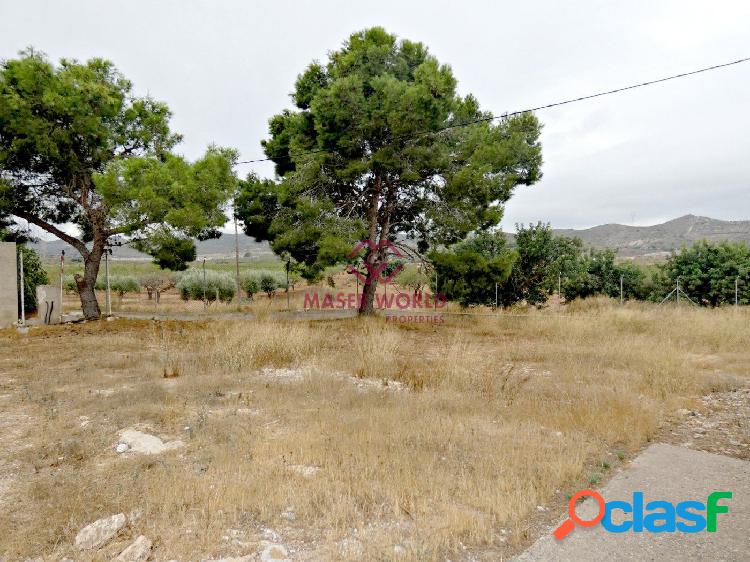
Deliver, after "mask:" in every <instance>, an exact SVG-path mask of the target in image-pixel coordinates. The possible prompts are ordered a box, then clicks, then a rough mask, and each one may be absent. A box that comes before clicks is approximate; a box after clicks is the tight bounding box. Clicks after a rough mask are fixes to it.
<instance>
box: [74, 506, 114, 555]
mask: <svg viewBox="0 0 750 562" xmlns="http://www.w3.org/2000/svg"><path fill="white" fill-rule="evenodd" d="M124 525H125V514H124V513H118V514H117V515H112V516H110V517H105V518H103V519H99V520H97V521H94V522H93V523H91V524H89V525H86V526H85V527H84V528H83V529H81V530H80V531H78V534H77V535H76V538H75V542H74V544H75V547H76V548H77V549H79V550H91V549H93V548H99V547H100V546H102V545H103V544H105V543H106V542H107V541H109V540H110V539H111V538H112V537H114V536H115V535H116V534H117V533H118V532H119V530H120V529H122V527H123V526H124Z"/></svg>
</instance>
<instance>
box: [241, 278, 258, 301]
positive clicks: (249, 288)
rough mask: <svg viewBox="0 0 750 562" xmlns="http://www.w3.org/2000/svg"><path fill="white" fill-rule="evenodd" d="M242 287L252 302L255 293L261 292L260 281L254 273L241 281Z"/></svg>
mask: <svg viewBox="0 0 750 562" xmlns="http://www.w3.org/2000/svg"><path fill="white" fill-rule="evenodd" d="M240 287H242V290H243V291H245V294H246V295H247V298H249V299H250V300H252V298H253V296H254V295H255V293H257V292H258V291H260V280H259V279H258V276H257V275H256V274H254V273H250V274H247V273H246V274H244V275H243V276H242V277H241V279H240Z"/></svg>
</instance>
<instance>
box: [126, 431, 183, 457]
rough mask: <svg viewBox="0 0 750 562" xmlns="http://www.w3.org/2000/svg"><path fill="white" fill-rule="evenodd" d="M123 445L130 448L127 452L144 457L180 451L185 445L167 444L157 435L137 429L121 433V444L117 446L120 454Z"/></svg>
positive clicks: (180, 443) (179, 442)
mask: <svg viewBox="0 0 750 562" xmlns="http://www.w3.org/2000/svg"><path fill="white" fill-rule="evenodd" d="M122 444H124V445H127V446H128V449H125V450H126V451H128V452H133V453H140V454H143V455H158V454H160V453H164V452H166V451H173V450H175V449H179V448H180V447H183V446H184V445H185V444H184V443H183V442H182V441H179V440H177V441H169V442H168V443H165V442H164V441H162V440H161V439H159V438H158V437H156V435H149V434H148V433H143V432H142V431H138V430H136V429H124V430H122V431H121V432H120V443H119V444H118V446H117V448H118V452H119V449H120V445H122ZM123 452H124V451H123Z"/></svg>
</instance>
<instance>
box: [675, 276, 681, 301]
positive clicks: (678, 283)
mask: <svg viewBox="0 0 750 562" xmlns="http://www.w3.org/2000/svg"><path fill="white" fill-rule="evenodd" d="M675 295H677V296H676V300H675V302H676V303H677V304H680V277H679V276H678V277H677V292H676V293H675Z"/></svg>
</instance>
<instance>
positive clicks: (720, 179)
mask: <svg viewBox="0 0 750 562" xmlns="http://www.w3.org/2000/svg"><path fill="white" fill-rule="evenodd" d="M748 22H750V2H747V1H740V0H738V1H726V2H722V1H716V0H715V1H712V2H705V1H685V0H682V1H676V0H675V1H661V2H660V1H658V0H652V1H638V0H630V1H628V2H617V3H615V2H611V1H581V0H571V1H569V2H559V1H553V0H547V1H537V2H512V3H511V2H490V1H487V2H469V1H463V2H456V1H454V2H442V1H436V0H432V1H429V2H416V1H406V0H398V1H389V0H388V1H383V0H381V1H379V2H354V1H351V0H349V1H326V0H315V1H299V2H291V1H266V2H249V1H246V2H242V1H229V0H225V1H216V0H214V1H187V0H181V1H176V0H175V1H156V0H151V1H137V0H129V1H128V2H116V3H115V2H102V1H100V0H96V1H69V2H59V1H47V2H42V1H34V0H23V1H20V0H0V58H10V57H13V56H15V55H16V53H17V51H19V50H20V49H22V48H23V47H25V46H27V45H33V46H34V47H35V48H37V49H40V50H42V51H44V52H46V53H47V54H48V55H49V56H50V57H51V58H53V59H55V60H56V59H59V58H60V57H69V58H78V59H86V58H89V57H94V56H99V57H105V58H109V59H111V60H112V61H114V62H115V64H116V65H117V66H118V68H119V69H120V70H121V71H122V72H123V73H124V74H125V75H126V76H127V77H128V78H129V79H131V80H132V81H133V82H134V84H135V88H136V91H137V93H139V94H146V93H148V94H150V95H152V96H153V97H155V98H157V99H159V100H163V101H165V102H167V103H168V104H169V106H170V108H171V109H172V111H173V112H174V119H173V122H172V126H173V129H174V130H176V131H178V132H180V133H182V134H184V136H185V140H184V142H183V144H182V145H180V147H179V150H180V151H181V152H182V153H183V154H185V155H186V156H187V157H189V158H195V157H197V156H199V155H200V154H201V153H202V152H203V151H204V150H205V147H206V146H207V145H208V144H210V143H216V144H219V145H224V146H232V147H236V148H237V149H239V151H240V154H241V157H242V159H252V158H258V157H262V156H263V153H262V151H261V147H260V144H259V143H260V140H261V139H262V138H265V136H266V134H267V120H268V118H269V117H270V116H271V115H273V114H274V113H277V112H278V111H279V110H281V109H283V108H285V107H290V106H291V102H290V100H289V96H288V94H289V92H290V91H291V90H292V87H293V84H294V80H295V78H296V76H297V74H298V73H300V72H301V71H302V70H303V69H304V67H305V66H306V65H307V64H309V63H310V61H311V60H313V59H319V60H325V57H326V53H327V52H328V51H330V50H333V49H337V48H338V47H340V45H341V43H342V42H343V41H344V40H345V39H346V37H347V36H348V35H349V34H350V33H351V32H353V31H357V30H360V29H363V28H365V27H370V26H374V25H382V26H384V27H385V28H386V29H387V30H388V31H390V32H393V33H396V34H397V35H399V36H400V37H405V38H409V39H412V40H418V41H422V42H424V43H425V44H426V45H428V46H429V48H430V50H431V51H432V53H433V54H434V55H436V56H437V58H438V59H439V60H440V61H441V62H443V63H447V64H450V65H451V66H452V68H453V71H454V74H455V76H456V78H457V79H458V81H459V90H460V92H461V93H462V94H466V93H469V92H471V93H473V94H474V95H475V96H476V97H477V98H478V99H479V101H480V103H481V104H482V107H483V108H486V109H488V110H490V111H492V112H494V113H496V114H500V113H503V112H505V111H514V110H518V109H524V108H527V107H534V106H537V105H542V104H545V103H549V102H553V101H558V100H561V99H567V98H570V97H577V96H580V95H585V94H589V93H594V92H597V91H600V90H607V89H612V88H616V87H619V86H625V85H629V84H631V83H634V82H641V81H645V80H650V79H655V78H659V77H662V76H666V75H670V74H676V73H680V72H685V71H690V70H693V69H697V68H700V67H704V66H709V65H713V64H718V63H722V62H726V61H730V60H735V59H739V58H743V57H747V56H750V33H749V32H748V29H750V24H749V23H748ZM749 100H750V62H748V63H744V64H741V65H737V66H733V67H730V68H727V69H721V70H717V71H714V72H711V73H707V74H702V75H698V76H694V77H689V78H685V79H682V80H676V81H672V82H668V83H666V84H661V85H656V86H652V87H648V88H643V89H639V90H635V91H631V92H627V93H622V94H616V95H613V96H608V97H605V98H601V99H597V100H592V101H585V102H581V103H578V104H574V105H570V106H566V107H562V108H558V109H553V110H546V111H541V112H539V114H538V117H539V118H540V120H541V121H542V122H543V123H544V132H543V136H542V144H543V154H544V168H543V170H544V178H543V179H542V180H541V181H540V182H539V183H538V184H536V185H534V186H532V187H523V188H519V189H518V190H517V192H516V194H515V196H514V197H513V199H511V201H510V203H509V204H508V206H507V208H506V214H505V218H504V219H503V223H502V225H503V228H504V229H505V230H512V229H513V225H514V223H516V222H530V221H534V222H535V221H537V220H542V221H549V222H551V223H552V224H553V226H555V227H559V228H566V227H572V228H581V227H587V226H592V225H596V224H602V223H608V222H619V223H624V224H654V223H658V222H662V221H664V220H668V219H671V218H675V217H677V216H680V215H684V214H687V213H693V214H697V215H706V216H711V217H715V218H721V219H727V220H739V219H750V135H749V134H748V130H747V126H748V124H750V106H749V105H748V101H749ZM251 169H254V170H255V171H257V172H258V173H260V174H261V175H270V174H272V173H273V172H272V168H271V166H269V165H267V164H260V165H255V167H254V168H252V167H251V166H249V165H243V166H239V167H238V171H239V173H240V175H242V176H244V175H245V174H246V173H247V172H248V171H250V170H251Z"/></svg>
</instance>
